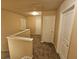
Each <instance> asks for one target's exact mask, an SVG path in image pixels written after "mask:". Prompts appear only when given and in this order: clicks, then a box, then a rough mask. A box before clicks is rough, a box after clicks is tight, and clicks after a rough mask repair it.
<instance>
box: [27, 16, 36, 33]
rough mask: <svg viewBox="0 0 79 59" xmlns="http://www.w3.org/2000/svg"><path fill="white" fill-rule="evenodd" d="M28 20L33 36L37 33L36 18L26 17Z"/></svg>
mask: <svg viewBox="0 0 79 59" xmlns="http://www.w3.org/2000/svg"><path fill="white" fill-rule="evenodd" d="M26 19H27V24H26V25H27V28H29V29H30V31H31V34H34V33H35V20H36V19H35V16H27V17H26Z"/></svg>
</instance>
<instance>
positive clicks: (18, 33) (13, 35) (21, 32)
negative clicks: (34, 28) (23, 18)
mask: <svg viewBox="0 0 79 59" xmlns="http://www.w3.org/2000/svg"><path fill="white" fill-rule="evenodd" d="M29 30H30V29H25V30H23V31H20V32H17V33H15V34H13V35H10V36H16V35H19V34H21V33H23V32H26V31H29Z"/></svg>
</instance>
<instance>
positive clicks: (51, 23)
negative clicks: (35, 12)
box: [42, 16, 55, 43]
mask: <svg viewBox="0 0 79 59" xmlns="http://www.w3.org/2000/svg"><path fill="white" fill-rule="evenodd" d="M54 27H55V16H43V24H42V42H51V43H53V39H54Z"/></svg>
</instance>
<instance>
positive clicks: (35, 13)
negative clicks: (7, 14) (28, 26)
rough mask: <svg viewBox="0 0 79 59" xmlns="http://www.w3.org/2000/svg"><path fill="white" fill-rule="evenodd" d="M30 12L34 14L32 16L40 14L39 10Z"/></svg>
mask: <svg viewBox="0 0 79 59" xmlns="http://www.w3.org/2000/svg"><path fill="white" fill-rule="evenodd" d="M31 14H32V15H34V16H36V15H40V13H39V12H36V11H33V12H32V13H31Z"/></svg>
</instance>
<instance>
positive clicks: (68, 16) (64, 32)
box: [60, 9, 74, 59]
mask: <svg viewBox="0 0 79 59" xmlns="http://www.w3.org/2000/svg"><path fill="white" fill-rule="evenodd" d="M73 14H74V11H73V10H72V9H71V10H68V11H66V12H64V13H63V15H62V25H61V33H60V56H61V59H67V56H68V51H69V45H70V36H71V31H72V25H73V17H74V16H73Z"/></svg>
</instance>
